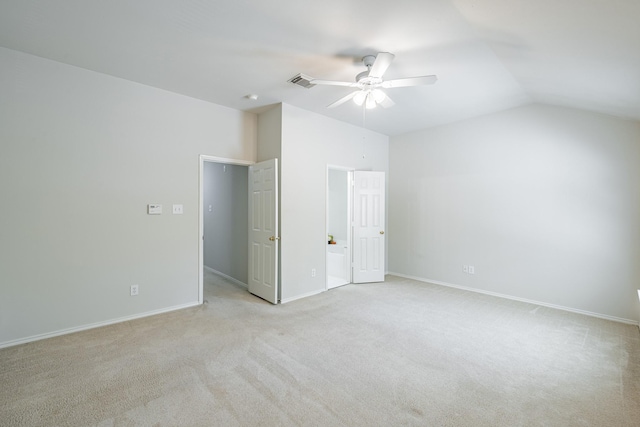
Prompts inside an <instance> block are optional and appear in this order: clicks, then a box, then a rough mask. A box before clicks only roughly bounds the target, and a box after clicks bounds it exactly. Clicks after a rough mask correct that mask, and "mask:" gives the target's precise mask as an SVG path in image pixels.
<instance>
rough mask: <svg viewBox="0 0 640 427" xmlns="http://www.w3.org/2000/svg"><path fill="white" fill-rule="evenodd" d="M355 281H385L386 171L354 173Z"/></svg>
mask: <svg viewBox="0 0 640 427" xmlns="http://www.w3.org/2000/svg"><path fill="white" fill-rule="evenodd" d="M353 182H354V188H353V283H365V282H383V281H384V272H385V265H384V259H385V256H384V253H385V251H384V249H385V235H384V224H385V222H384V221H385V216H384V215H385V211H384V206H385V176H384V172H368V171H355V172H354V173H353Z"/></svg>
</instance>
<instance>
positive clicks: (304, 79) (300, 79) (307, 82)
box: [287, 74, 315, 89]
mask: <svg viewBox="0 0 640 427" xmlns="http://www.w3.org/2000/svg"><path fill="white" fill-rule="evenodd" d="M311 80H313V78H312V77H309V76H305V75H304V74H296V75H295V76H293V77H291V78H290V79H289V80H287V81H288V82H291V83H293V84H294V85H298V86H302V87H304V88H306V89H309V88H312V87H314V86H315V85H314V84H313V83H311Z"/></svg>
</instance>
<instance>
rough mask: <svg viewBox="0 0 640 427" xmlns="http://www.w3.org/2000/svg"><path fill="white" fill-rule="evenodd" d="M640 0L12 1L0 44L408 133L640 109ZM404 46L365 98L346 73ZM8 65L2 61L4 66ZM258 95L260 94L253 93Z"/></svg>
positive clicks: (134, 77) (177, 86) (178, 87)
mask: <svg viewBox="0 0 640 427" xmlns="http://www.w3.org/2000/svg"><path fill="white" fill-rule="evenodd" d="M639 19H640V1H639V0H561V1H558V0H536V1H531V0H395V1H381V0H323V1H321V2H310V1H302V0H298V1H292V0H234V1H222V0H217V1H214V0H180V1H176V0H110V1H102V0H57V1H48V0H4V1H2V2H0V46H3V47H6V48H9V49H14V50H19V51H23V52H27V53H30V54H33V55H37V56H41V57H44V58H49V59H52V60H55V61H59V62H63V63H67V64H70V65H74V66H78V67H82V68H86V69H89V70H94V71H98V72H101V73H105V74H109V75H112V76H116V77H120V78H123V79H127V80H131V81H134V82H138V83H142V84H146V85H150V86H155V87H158V88H162V89H166V90H169V91H172V92H177V93H181V94H184V95H188V96H191V97H195V98H199V99H203V100H206V101H210V102H213V103H216V104H220V105H224V106H227V107H230V108H235V109H240V110H247V111H258V110H259V109H260V108H262V107H265V106H267V105H271V104H274V103H278V102H285V103H288V104H291V105H294V106H297V107H300V108H303V109H306V110H311V111H315V112H317V113H320V114H323V115H326V116H329V117H333V118H335V119H338V120H342V121H346V122H349V123H353V124H356V125H359V126H362V125H363V123H364V125H365V126H366V127H367V128H370V129H373V130H376V131H378V132H381V133H384V134H387V135H397V134H402V133H406V132H411V131H414V130H417V129H421V128H426V127H431V126H436V125H440V124H444V123H450V122H454V121H458V120H463V119H467V118H471V117H475V116H478V115H482V114H487V113H491V112H495V111H500V110H504V109H507V108H511V107H515V106H519V105H524V104H528V103H532V102H539V103H547V104H554V105H560V106H567V107H574V108H579V109H586V110H592V111H597V112H601V113H605V114H610V115H615V116H619V117H624V118H629V119H633V120H640V25H639V24H638V21H639ZM377 52H392V53H394V54H395V55H396V57H395V60H394V61H393V63H392V65H391V66H390V68H389V69H388V70H387V73H386V74H385V79H394V78H401V77H408V76H421V75H429V74H436V75H437V76H438V78H439V80H438V82H437V83H436V84H435V85H433V86H424V87H412V88H395V89H390V90H388V91H387V93H388V94H389V95H390V96H391V97H392V98H393V100H394V101H395V103H396V105H395V106H393V107H391V108H388V109H382V108H376V109H374V110H367V111H366V115H363V109H362V107H358V106H356V105H355V104H354V103H352V102H348V103H345V104H343V105H342V106H340V107H337V108H334V109H327V108H326V106H327V105H328V104H330V103H332V102H333V101H335V100H337V99H338V98H340V97H342V96H344V95H346V94H347V93H349V91H350V90H351V89H349V88H345V87H337V86H315V87H313V88H310V89H305V88H302V87H299V86H295V85H293V84H291V83H288V82H287V80H288V79H290V78H291V77H293V76H294V75H296V74H298V73H303V74H306V75H309V76H312V77H315V78H321V79H328V80H347V81H352V80H353V79H354V78H355V76H356V74H358V73H359V72H361V71H364V70H365V67H364V66H363V65H362V63H361V61H360V60H361V58H362V57H363V56H364V55H368V54H375V53H377ZM1 65H2V64H0V67H1ZM249 94H256V95H258V99H257V100H255V101H253V100H250V99H248V98H247V96H246V95H249Z"/></svg>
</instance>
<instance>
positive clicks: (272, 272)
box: [248, 159, 280, 304]
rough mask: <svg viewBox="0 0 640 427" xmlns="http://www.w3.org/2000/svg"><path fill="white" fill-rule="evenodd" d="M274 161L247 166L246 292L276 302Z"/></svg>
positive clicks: (276, 217) (275, 164)
mask: <svg viewBox="0 0 640 427" xmlns="http://www.w3.org/2000/svg"><path fill="white" fill-rule="evenodd" d="M279 240H280V237H279V235H278V160H277V159H272V160H267V161H264V162H260V163H256V164H255V165H252V166H250V167H249V272H248V273H249V274H248V276H249V277H248V280H249V284H248V285H249V292H251V293H252V294H254V295H256V296H259V297H260V298H262V299H265V300H267V301H269V302H270V303H272V304H277V303H278V242H279Z"/></svg>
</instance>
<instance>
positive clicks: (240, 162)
mask: <svg viewBox="0 0 640 427" xmlns="http://www.w3.org/2000/svg"><path fill="white" fill-rule="evenodd" d="M204 162H213V163H224V164H227V165H240V166H251V165H254V164H255V163H256V162H253V161H250V160H238V159H226V158H224V157H215V156H208V155H206V154H200V157H199V165H200V166H199V169H198V303H199V304H202V303H203V302H204V215H203V213H202V211H203V210H204Z"/></svg>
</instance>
